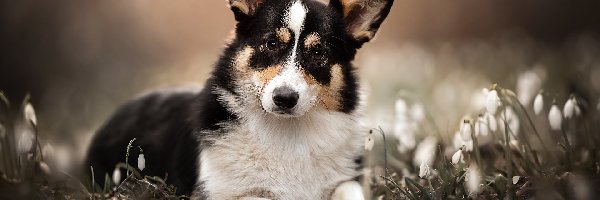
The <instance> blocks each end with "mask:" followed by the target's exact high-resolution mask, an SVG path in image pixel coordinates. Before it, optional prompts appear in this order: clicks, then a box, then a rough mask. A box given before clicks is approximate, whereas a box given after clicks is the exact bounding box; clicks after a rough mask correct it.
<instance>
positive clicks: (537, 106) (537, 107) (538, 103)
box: [533, 92, 544, 115]
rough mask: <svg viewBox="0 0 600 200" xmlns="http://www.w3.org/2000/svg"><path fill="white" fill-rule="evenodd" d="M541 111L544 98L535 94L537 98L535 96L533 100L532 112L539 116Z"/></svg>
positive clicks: (539, 94) (540, 94)
mask: <svg viewBox="0 0 600 200" xmlns="http://www.w3.org/2000/svg"><path fill="white" fill-rule="evenodd" d="M542 109H544V97H543V96H542V93H541V92H540V93H538V94H537V96H535V99H534V100H533V112H534V113H535V114H536V115H539V114H540V113H542Z"/></svg>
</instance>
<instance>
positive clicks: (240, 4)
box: [227, 0, 264, 21]
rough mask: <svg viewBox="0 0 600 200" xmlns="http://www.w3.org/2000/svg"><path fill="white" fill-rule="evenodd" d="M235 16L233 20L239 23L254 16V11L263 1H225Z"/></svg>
mask: <svg viewBox="0 0 600 200" xmlns="http://www.w3.org/2000/svg"><path fill="white" fill-rule="evenodd" d="M227 1H228V2H229V7H230V8H231V11H233V14H234V15H235V20H237V21H241V20H243V19H245V18H248V17H252V16H254V14H256V9H257V8H258V6H259V5H260V4H261V3H262V2H263V1H264V0H227Z"/></svg>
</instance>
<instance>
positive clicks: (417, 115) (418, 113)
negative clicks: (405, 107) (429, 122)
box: [410, 103, 425, 122]
mask: <svg viewBox="0 0 600 200" xmlns="http://www.w3.org/2000/svg"><path fill="white" fill-rule="evenodd" d="M410 117H411V118H412V119H413V120H415V121H416V122H421V121H423V120H424V119H425V106H423V104H421V103H415V104H413V105H412V106H411V107H410Z"/></svg>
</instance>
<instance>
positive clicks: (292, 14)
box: [286, 0, 306, 38]
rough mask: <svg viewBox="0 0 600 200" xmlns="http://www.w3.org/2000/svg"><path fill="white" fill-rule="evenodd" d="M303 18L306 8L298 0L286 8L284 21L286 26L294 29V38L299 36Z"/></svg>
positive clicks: (304, 17)
mask: <svg viewBox="0 0 600 200" xmlns="http://www.w3.org/2000/svg"><path fill="white" fill-rule="evenodd" d="M305 19H306V9H305V8H304V6H303V5H302V3H301V2H300V0H297V1H296V2H294V3H293V4H292V5H291V6H290V7H289V8H288V10H287V13H286V22H287V25H288V28H290V29H292V31H294V35H295V37H296V38H299V36H300V32H301V31H302V27H303V26H304V20H305Z"/></svg>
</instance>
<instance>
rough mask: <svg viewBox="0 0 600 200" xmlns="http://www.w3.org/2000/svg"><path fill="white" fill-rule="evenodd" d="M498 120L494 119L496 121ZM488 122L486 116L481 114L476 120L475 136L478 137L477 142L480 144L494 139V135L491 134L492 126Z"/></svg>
mask: <svg viewBox="0 0 600 200" xmlns="http://www.w3.org/2000/svg"><path fill="white" fill-rule="evenodd" d="M495 121H496V120H494V123H495ZM489 124H490V123H489V122H487V120H486V117H484V116H480V117H477V120H475V125H474V126H475V136H476V137H477V143H478V145H479V146H481V145H485V144H487V143H489V142H491V141H492V139H493V137H492V134H490V126H489Z"/></svg>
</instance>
